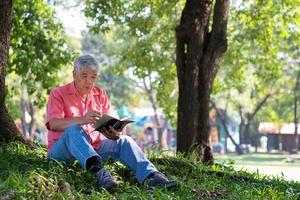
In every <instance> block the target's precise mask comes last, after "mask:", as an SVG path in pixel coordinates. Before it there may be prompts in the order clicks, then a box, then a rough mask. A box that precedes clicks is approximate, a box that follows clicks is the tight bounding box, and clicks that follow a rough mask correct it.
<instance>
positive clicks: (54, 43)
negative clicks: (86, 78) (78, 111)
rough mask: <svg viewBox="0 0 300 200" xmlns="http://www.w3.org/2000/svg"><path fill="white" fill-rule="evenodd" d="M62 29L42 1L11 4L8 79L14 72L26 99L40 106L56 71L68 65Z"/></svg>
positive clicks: (69, 53) (69, 52)
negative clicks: (27, 95) (11, 21)
mask: <svg viewBox="0 0 300 200" xmlns="http://www.w3.org/2000/svg"><path fill="white" fill-rule="evenodd" d="M62 30H63V27H62V25H61V23H60V22H59V21H58V19H57V18H56V16H55V12H54V10H53V8H51V7H50V6H49V5H48V4H47V2H46V1H40V0H33V1H31V0H26V1H20V0H17V1H14V5H13V28H12V38H11V51H10V55H9V63H8V67H7V73H8V76H10V74H12V73H14V74H15V75H17V76H18V78H19V80H20V84H21V85H11V86H9V88H8V91H13V90H20V87H23V88H25V91H26V93H28V94H29V95H30V98H32V99H34V100H35V103H36V104H37V105H39V106H42V105H43V104H44V103H45V101H46V98H45V94H46V93H49V92H50V89H51V88H52V87H53V86H54V85H56V84H57V82H58V76H57V73H58V71H59V69H60V68H61V67H62V66H63V65H66V64H67V63H69V62H70V60H71V59H72V54H73V51H72V49H71V48H70V47H69V46H68V45H67V43H66V41H65V38H64V35H63V34H64V33H63V31H62Z"/></svg>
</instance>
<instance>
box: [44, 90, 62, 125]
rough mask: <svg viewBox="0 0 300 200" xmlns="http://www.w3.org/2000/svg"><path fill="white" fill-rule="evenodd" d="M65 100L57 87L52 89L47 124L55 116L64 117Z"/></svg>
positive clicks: (47, 110) (48, 104)
mask: <svg viewBox="0 0 300 200" xmlns="http://www.w3.org/2000/svg"><path fill="white" fill-rule="evenodd" d="M64 116H65V113H64V101H63V98H62V96H61V95H60V93H59V91H58V90H57V89H54V90H52V91H51V93H50V96H49V99H48V103H47V109H46V126H47V124H49V121H50V120H52V119H54V118H64ZM47 127H48V126H47Z"/></svg>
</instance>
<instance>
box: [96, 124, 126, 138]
mask: <svg viewBox="0 0 300 200" xmlns="http://www.w3.org/2000/svg"><path fill="white" fill-rule="evenodd" d="M101 133H102V134H103V135H104V136H105V137H107V138H108V139H110V140H118V139H120V137H121V135H122V133H120V132H118V131H116V130H115V129H114V128H113V127H110V129H109V130H107V129H106V128H103V129H102V131H101Z"/></svg>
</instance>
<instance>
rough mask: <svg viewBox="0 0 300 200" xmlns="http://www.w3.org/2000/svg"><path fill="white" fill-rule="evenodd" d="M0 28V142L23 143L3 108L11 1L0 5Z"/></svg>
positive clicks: (2, 2)
mask: <svg viewBox="0 0 300 200" xmlns="http://www.w3.org/2000/svg"><path fill="white" fill-rule="evenodd" d="M0 27H1V29H0V141H1V142H9V141H11V140H12V139H14V140H20V141H23V142H24V139H23V138H22V137H21V135H20V134H18V133H19V131H18V129H17V127H16V126H15V124H14V121H13V120H12V118H11V117H10V116H9V114H8V112H7V109H6V106H5V70H6V66H7V58H8V50H9V42H10V34H11V27H12V1H11V0H4V1H1V3H0Z"/></svg>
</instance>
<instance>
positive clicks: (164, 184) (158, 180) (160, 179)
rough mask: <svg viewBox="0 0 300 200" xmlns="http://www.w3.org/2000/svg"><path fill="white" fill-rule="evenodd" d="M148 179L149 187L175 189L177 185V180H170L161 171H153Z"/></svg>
mask: <svg viewBox="0 0 300 200" xmlns="http://www.w3.org/2000/svg"><path fill="white" fill-rule="evenodd" d="M146 181H147V182H148V186H149V189H153V188H154V187H157V188H166V189H168V190H170V189H174V188H176V187H177V182H176V181H169V179H168V178H167V177H166V176H165V175H164V174H162V173H161V172H159V171H156V172H153V173H151V174H150V175H149V176H148V177H147V179H146Z"/></svg>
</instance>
